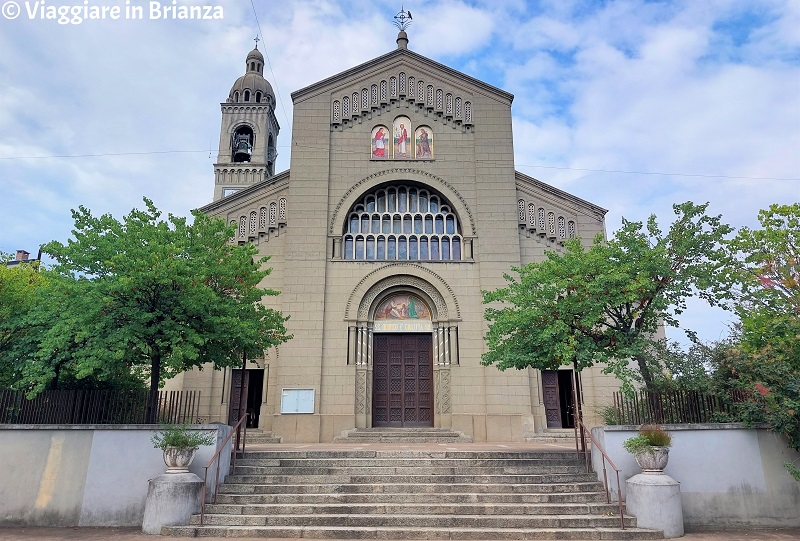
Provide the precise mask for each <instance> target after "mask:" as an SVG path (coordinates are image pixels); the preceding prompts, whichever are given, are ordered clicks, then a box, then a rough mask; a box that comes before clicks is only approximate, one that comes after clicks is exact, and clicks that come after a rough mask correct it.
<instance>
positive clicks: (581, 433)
mask: <svg viewBox="0 0 800 541" xmlns="http://www.w3.org/2000/svg"><path fill="white" fill-rule="evenodd" d="M573 377H574V375H573ZM576 387H577V386H576V385H575V381H574V380H573V385H572V399H573V401H574V402H573V403H574V404H575V407H573V408H572V418H573V420H574V423H575V425H574V426H575V452H576V453H577V455H578V458H580V456H581V454H583V457H584V460H585V462H586V473H591V471H592V462H591V453H592V452H594V450H597V451H599V452H600V454H601V455H602V457H603V458H602V464H603V488H604V489H605V491H606V503H609V504H610V503H611V492H610V491H609V489H608V472H607V470H606V462H608V465H609V466H611V469H612V470H614V473H615V474H616V477H617V505H618V507H619V522H620V527H621V528H622V529H623V530H624V529H625V512H624V511H623V508H622V504H623V501H622V484H621V483H620V480H619V473H620V469H619V468H617V466H616V465H615V464H614V462H613V461H612V460H611V458H610V457H609V456H608V455H607V454H606V452H605V450H604V449H603V448H602V447H601V446H600V443H599V442H598V441H597V440H596V439H594V436H592V432H591V431H590V430H589V429H588V428H586V425H584V424H583V421H582V420H581V412H580V406H579V402H578V392H577V390H576ZM586 436H588V437H589V441H591V443H592V448H591V449H588V448H587V446H586Z"/></svg>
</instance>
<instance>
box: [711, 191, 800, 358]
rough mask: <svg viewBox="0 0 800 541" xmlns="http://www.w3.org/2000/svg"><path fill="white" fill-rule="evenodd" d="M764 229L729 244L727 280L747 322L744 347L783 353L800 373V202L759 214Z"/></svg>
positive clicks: (742, 231)
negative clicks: (766, 348) (768, 348)
mask: <svg viewBox="0 0 800 541" xmlns="http://www.w3.org/2000/svg"><path fill="white" fill-rule="evenodd" d="M758 220H759V222H760V223H761V229H750V228H747V227H744V228H742V229H740V230H739V232H738V234H737V235H736V237H734V238H733V239H731V240H730V241H729V242H728V243H727V245H726V246H727V248H728V251H729V260H728V274H727V275H726V276H725V281H724V282H723V283H724V285H725V287H726V288H727V289H728V291H729V292H730V296H731V298H732V300H733V308H734V310H735V311H736V314H737V315H738V316H739V320H740V321H741V341H742V346H743V347H744V348H745V349H746V350H749V351H751V352H754V351H759V350H762V349H763V348H765V347H770V348H772V349H775V350H778V351H779V352H782V353H779V354H780V355H782V356H783V357H784V358H785V360H786V361H787V362H790V363H793V364H794V366H795V368H796V369H798V370H800V353H798V352H800V203H794V204H791V205H771V206H770V207H769V209H766V210H761V211H759V213H758Z"/></svg>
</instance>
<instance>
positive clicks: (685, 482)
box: [592, 424, 800, 528]
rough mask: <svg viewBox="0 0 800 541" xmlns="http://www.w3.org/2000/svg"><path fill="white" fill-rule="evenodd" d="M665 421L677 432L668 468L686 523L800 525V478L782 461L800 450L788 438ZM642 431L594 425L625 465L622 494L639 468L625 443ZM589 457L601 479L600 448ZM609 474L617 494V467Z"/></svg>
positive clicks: (732, 427)
mask: <svg viewBox="0 0 800 541" xmlns="http://www.w3.org/2000/svg"><path fill="white" fill-rule="evenodd" d="M663 427H664V428H665V429H666V430H668V431H669V432H670V433H671V434H672V447H671V448H670V453H669V464H668V465H667V467H666V469H665V470H664V473H665V474H667V475H669V476H670V477H672V478H673V479H675V480H676V481H678V482H680V484H681V501H682V504H683V517H684V523H685V524H686V526H687V527H688V528H692V527H696V528H700V527H735V526H746V527H748V526H749V527H756V526H763V527H790V526H800V511H799V510H800V482H797V481H795V480H794V479H793V478H792V477H791V476H790V475H789V472H788V471H787V470H786V468H785V467H784V464H785V463H786V462H791V461H798V460H800V453H797V452H795V451H793V450H792V449H790V448H789V446H788V445H787V442H786V439H785V438H784V437H782V436H779V435H777V434H775V433H773V432H771V431H770V430H768V429H766V428H746V427H744V426H743V425H741V424H703V425H663ZM637 432H638V427H637V426H605V427H597V428H594V429H592V435H593V436H594V438H595V439H596V440H598V442H599V443H600V445H601V447H602V448H603V449H604V450H605V451H606V454H608V455H609V457H610V458H611V460H612V462H614V464H615V465H616V466H617V467H618V468H619V469H621V470H622V472H621V474H620V482H621V484H622V487H621V488H622V493H623V498H624V496H625V480H626V479H628V478H629V477H632V476H633V475H636V474H637V473H640V470H639V467H638V466H637V465H636V461H635V459H634V458H633V455H631V454H630V453H628V452H626V451H625V450H624V448H623V447H622V442H624V441H625V440H626V439H628V438H630V437H632V436H634V435H636V433H637ZM592 462H593V466H594V469H595V471H596V472H598V478H599V479H601V480H602V478H603V472H602V464H601V456H600V453H593V456H592ZM795 463H797V462H795ZM608 473H609V481H610V483H609V487H610V488H611V489H612V493H613V494H614V497H615V499H616V492H617V487H616V478H615V476H614V473H613V471H612V470H610V469H608Z"/></svg>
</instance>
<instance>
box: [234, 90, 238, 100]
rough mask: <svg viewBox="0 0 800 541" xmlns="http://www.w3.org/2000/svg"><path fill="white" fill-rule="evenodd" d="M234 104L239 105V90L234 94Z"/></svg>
mask: <svg viewBox="0 0 800 541" xmlns="http://www.w3.org/2000/svg"><path fill="white" fill-rule="evenodd" d="M233 102H234V103H239V91H238V90H237V91H236V92H234V93H233Z"/></svg>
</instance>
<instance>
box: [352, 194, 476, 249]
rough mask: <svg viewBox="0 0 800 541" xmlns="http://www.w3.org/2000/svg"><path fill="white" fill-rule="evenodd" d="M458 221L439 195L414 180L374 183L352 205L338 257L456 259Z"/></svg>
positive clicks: (458, 245)
mask: <svg viewBox="0 0 800 541" xmlns="http://www.w3.org/2000/svg"><path fill="white" fill-rule="evenodd" d="M462 242H463V241H462V238H461V226H460V224H459V222H458V217H457V216H456V215H455V214H454V213H453V211H452V210H451V209H450V205H449V204H448V203H447V201H446V200H444V198H442V197H441V196H440V195H438V194H436V193H431V191H430V190H429V189H426V188H422V187H419V186H415V185H406V184H394V185H389V186H384V187H380V188H377V189H375V190H373V191H371V192H369V193H367V194H365V195H364V197H363V198H362V199H361V200H360V201H359V202H357V203H356V204H355V205H353V208H352V210H351V211H350V213H349V215H348V217H347V221H346V223H345V226H344V232H343V236H342V246H343V253H342V257H343V258H344V259H351V260H362V261H363V260H367V261H383V260H406V261H461V246H462Z"/></svg>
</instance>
